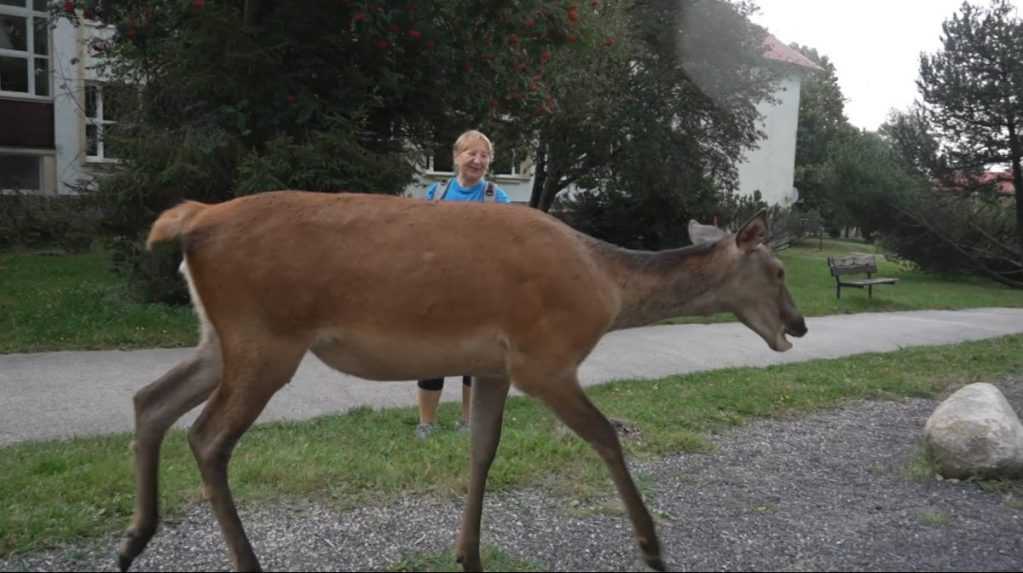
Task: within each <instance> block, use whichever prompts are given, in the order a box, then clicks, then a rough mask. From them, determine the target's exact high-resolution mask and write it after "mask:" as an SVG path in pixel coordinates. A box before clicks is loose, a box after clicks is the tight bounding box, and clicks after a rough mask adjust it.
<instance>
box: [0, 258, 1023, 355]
mask: <svg viewBox="0 0 1023 573" xmlns="http://www.w3.org/2000/svg"><path fill="white" fill-rule="evenodd" d="M823 245H824V249H823V250H818V249H817V242H816V241H810V242H808V243H806V244H805V245H803V246H798V247H793V248H790V249H787V250H785V251H784V252H782V253H781V259H782V261H784V263H785V265H786V268H787V276H788V285H789V289H790V290H791V291H792V296H793V298H794V299H795V301H796V304H797V305H798V306H799V308H800V310H801V311H802V312H803V314H804V315H806V316H821V315H827V314H841V313H854V312H883V311H892V310H923V309H957V308H976V307H988V306H1003V307H1023V291H1018V290H1012V289H1009V288H1007V287H1005V286H1003V285H1000V284H998V283H995V282H993V281H988V280H984V279H978V278H971V277H962V276H938V275H931V274H927V273H922V272H919V271H915V270H911V269H907V268H903V267H900V266H899V265H896V264H894V263H891V262H888V261H885V260H883V259H879V267H880V274H881V275H883V276H890V277H895V278H898V279H899V284H898V285H895V286H881V287H878V288H876V289H874V297H873V299H871V300H868V299H867V293H866V291H863V290H859V289H843V294H842V299H841V300H836V299H835V287H834V280H833V279H832V278H831V275H830V274H829V273H828V266H827V262H826V258H827V256H828V255H841V254H847V253H851V252H864V251H866V252H874V248H873V247H871V246H869V245H864V244H861V243H852V242H842V241H824V243H823ZM0 278H2V280H0V353H9V352H42V351H50V350H86V349H109V348H148V347H173V346H190V345H194V344H195V343H196V342H197V332H198V327H197V326H196V319H195V316H194V315H193V314H192V312H191V311H190V310H189V309H187V308H184V307H170V306H166V305H159V304H140V303H137V302H134V301H132V300H131V297H130V296H129V295H128V293H127V290H126V289H125V288H124V286H123V285H122V283H121V282H120V281H119V279H118V277H117V276H116V275H114V274H113V273H112V272H111V271H110V270H109V259H108V257H107V255H106V253H104V252H102V251H94V252H91V253H87V254H82V255H45V254H39V253H13V252H8V253H2V254H0ZM732 320H735V317H733V316H732V315H731V314H721V315H715V316H713V317H686V318H679V319H675V320H671V321H668V322H676V323H703V322H721V321H732Z"/></svg>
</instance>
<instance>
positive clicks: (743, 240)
mask: <svg viewBox="0 0 1023 573" xmlns="http://www.w3.org/2000/svg"><path fill="white" fill-rule="evenodd" d="M766 240H767V211H761V212H759V213H757V214H756V215H754V216H753V218H752V219H750V220H749V222H748V223H746V224H745V225H743V226H742V228H741V229H739V232H738V233H736V234H735V244H736V245H737V246H738V247H739V248H740V249H742V250H743V251H747V252H749V251H752V250H753V249H755V248H757V245H760V244H762V243H763V242H764V241H766Z"/></svg>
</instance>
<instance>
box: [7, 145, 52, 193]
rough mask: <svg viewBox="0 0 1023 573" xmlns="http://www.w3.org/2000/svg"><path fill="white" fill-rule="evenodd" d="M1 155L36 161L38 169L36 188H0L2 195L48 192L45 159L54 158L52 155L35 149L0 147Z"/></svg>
mask: <svg viewBox="0 0 1023 573" xmlns="http://www.w3.org/2000/svg"><path fill="white" fill-rule="evenodd" d="M0 155H2V156H7V157H25V158H29V159H32V160H34V161H35V169H36V188H35V189H29V188H19V189H14V188H7V187H3V186H0V195H9V194H12V193H14V194H17V193H43V192H45V191H46V187H47V183H46V173H45V163H46V162H45V161H44V160H45V158H46V157H47V156H52V154H51V153H49V152H46V151H39V150H34V149H22V148H11V147H0Z"/></svg>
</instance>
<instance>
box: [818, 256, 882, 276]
mask: <svg viewBox="0 0 1023 573" xmlns="http://www.w3.org/2000/svg"><path fill="white" fill-rule="evenodd" d="M828 268H830V269H831V275H832V276H836V277H837V276H839V275H844V274H848V273H876V272H877V260H876V259H875V258H874V255H846V256H844V257H828Z"/></svg>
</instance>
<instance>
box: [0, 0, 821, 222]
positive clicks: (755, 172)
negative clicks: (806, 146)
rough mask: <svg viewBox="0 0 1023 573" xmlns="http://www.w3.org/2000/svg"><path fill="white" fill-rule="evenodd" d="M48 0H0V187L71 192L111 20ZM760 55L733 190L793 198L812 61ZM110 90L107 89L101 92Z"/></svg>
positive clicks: (92, 169) (91, 156)
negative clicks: (748, 141)
mask: <svg viewBox="0 0 1023 573" xmlns="http://www.w3.org/2000/svg"><path fill="white" fill-rule="evenodd" d="M46 5H47V1H46V0H0V191H11V190H15V191H28V192H39V193H46V194H57V193H70V192H73V191H74V190H75V188H76V187H77V186H78V185H80V184H81V183H83V182H88V181H90V180H91V179H92V178H93V177H94V176H95V175H97V174H98V173H102V172H103V171H104V170H106V169H109V168H111V167H112V166H114V165H116V163H117V153H116V150H114V149H111V148H110V146H109V145H107V144H105V143H104V138H103V133H104V131H105V130H107V129H109V128H110V126H111V125H113V124H114V123H116V121H117V117H116V110H114V109H112V106H110V105H106V106H104V90H105V89H107V90H108V89H110V88H107V87H105V85H104V83H103V81H102V78H101V77H99V76H98V75H97V73H96V71H95V65H96V64H97V54H96V51H95V48H96V46H97V45H100V44H102V43H103V42H104V41H105V40H106V39H109V38H110V36H111V35H112V34H113V29H112V28H110V27H102V26H99V25H98V24H96V23H90V22H88V21H83V22H82V24H81V25H80V26H78V27H76V26H73V25H72V24H70V23H69V22H67V21H65V20H60V21H58V22H57V24H56V26H55V27H54V28H52V29H51V28H50V25H49V20H48V12H47V6H46ZM764 56H765V58H767V59H768V60H771V61H772V62H776V63H780V64H781V65H783V66H784V67H785V71H786V73H785V76H784V78H783V80H782V81H781V83H780V85H779V89H778V91H777V92H776V93H775V94H774V96H775V98H776V99H777V100H778V102H777V103H774V104H771V103H767V102H762V103H761V104H760V105H759V106H758V109H759V111H760V113H761V114H762V115H763V116H764V120H763V125H762V129H763V131H764V132H765V133H766V134H767V137H766V138H765V139H764V140H762V141H761V142H760V145H759V147H758V148H757V149H754V150H751V151H749V152H747V153H746V156H745V160H744V162H743V163H741V164H740V165H739V168H738V171H739V191H740V193H742V194H744V195H752V194H753V193H754V192H755V191H760V193H761V195H762V197H763V198H764V200H766V201H767V202H768V203H771V204H775V203H786V202H790V201H792V200H793V193H794V191H793V187H792V182H793V175H794V170H795V143H796V127H797V125H798V121H799V92H800V86H801V82H802V78H803V77H804V75H805V74H806V73H807V72H810V71H813V70H816V69H819V68H818V67H817V66H816V65H815V64H814V63H813V62H811V61H810V60H809V59H807V58H806V57H804V56H803V55H801V54H800V53H798V52H797V51H795V50H793V49H791V48H788V47H787V46H785V45H784V44H782V43H781V42H780V41H778V39H777V38H775V37H774V36H770V35H769V36H768V37H767V42H766V44H765V52H764ZM108 99H110V98H108ZM497 144H498V149H497V158H496V160H495V162H494V165H493V167H492V170H491V171H492V174H491V176H490V179H491V180H492V181H494V182H495V183H496V184H497V185H499V186H500V187H501V188H503V189H504V190H505V191H506V192H507V193H508V195H509V196H510V197H511V199H512V201H514V202H519V203H525V202H528V201H529V197H530V193H531V191H532V187H533V169H532V163H531V157H529V156H528V153H526V152H517V151H510V150H507V149H502V148H501V146H500V142H497ZM452 176H453V173H452V172H451V154H450V151H448V150H446V149H441V150H440V151H439V152H438V153H436V154H434V156H433V157H430V158H426V160H425V161H424V165H423V166H422V168H421V169H420V171H419V173H418V174H417V176H416V180H415V182H414V183H413V184H411V185H410V186H409V187H408V189H407V194H408V195H410V196H422V195H423V193H424V192H425V189H426V187H427V186H428V185H429V184H430V183H433V182H435V181H443V180H445V179H447V178H450V177H452Z"/></svg>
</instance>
